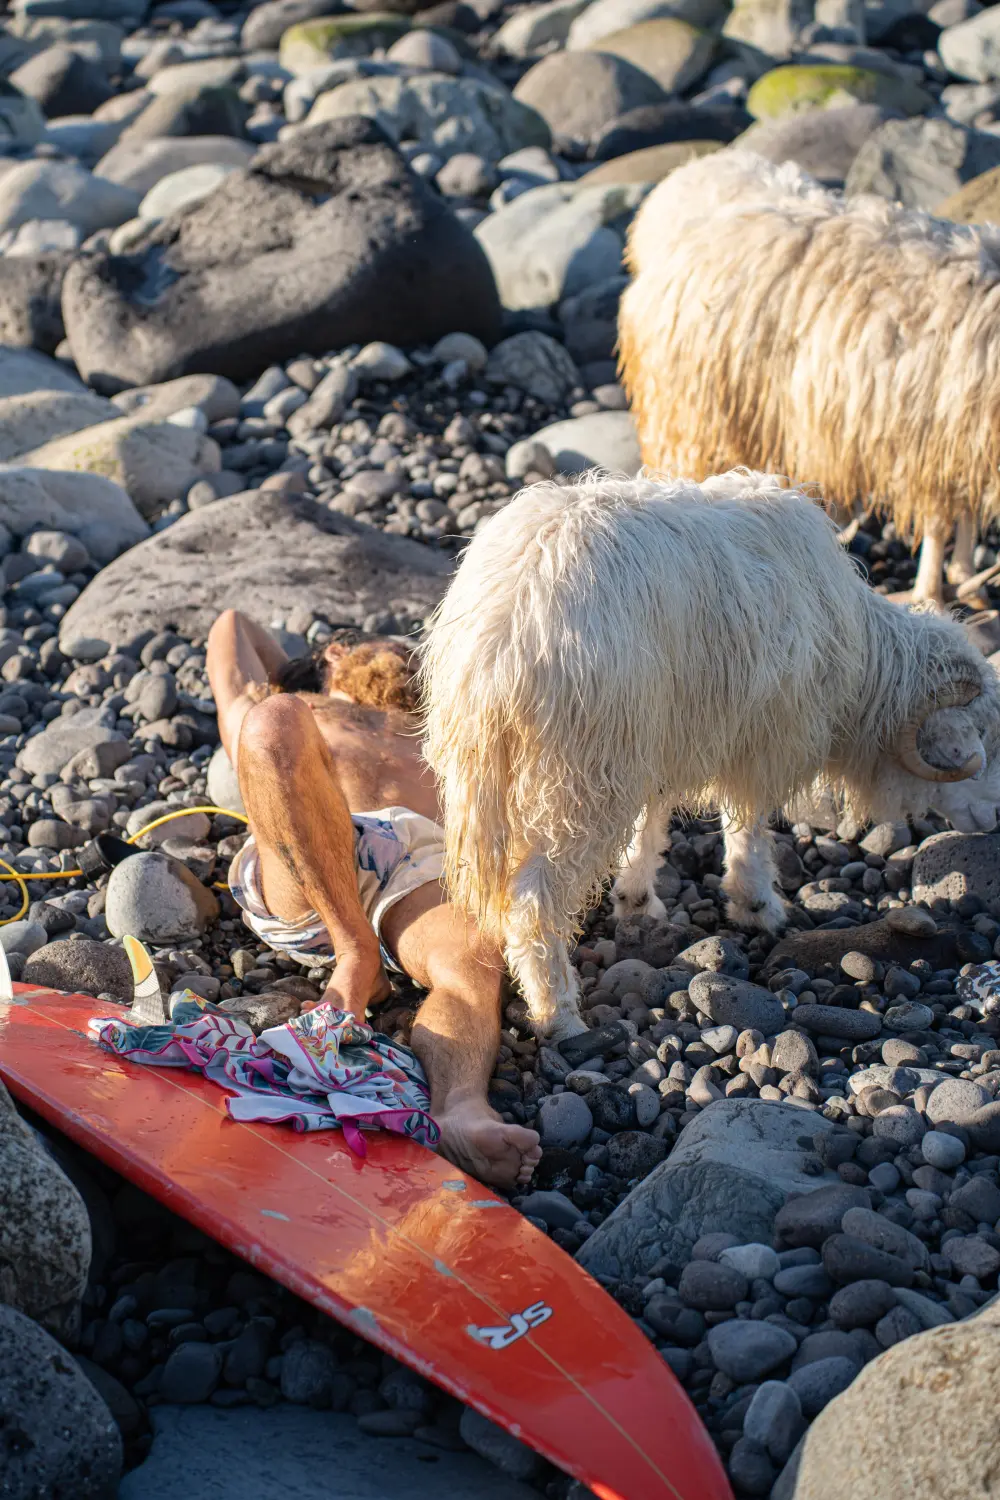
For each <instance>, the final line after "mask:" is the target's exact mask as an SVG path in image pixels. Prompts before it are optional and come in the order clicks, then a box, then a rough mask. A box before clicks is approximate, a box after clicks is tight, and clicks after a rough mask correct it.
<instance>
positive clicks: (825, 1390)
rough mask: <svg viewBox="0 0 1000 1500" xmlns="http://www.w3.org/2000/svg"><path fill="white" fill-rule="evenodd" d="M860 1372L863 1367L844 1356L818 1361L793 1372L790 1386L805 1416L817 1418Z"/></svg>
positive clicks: (789, 1379) (789, 1380)
mask: <svg viewBox="0 0 1000 1500" xmlns="http://www.w3.org/2000/svg"><path fill="white" fill-rule="evenodd" d="M859 1370H860V1364H858V1363H856V1362H855V1361H854V1360H851V1359H847V1358H845V1357H844V1356H843V1355H834V1356H833V1358H831V1359H817V1360H814V1361H813V1362H812V1364H808V1365H804V1366H803V1368H802V1369H800V1370H794V1371H793V1372H792V1374H791V1375H789V1377H788V1384H789V1386H790V1387H791V1389H792V1390H793V1391H794V1392H795V1394H796V1395H797V1396H798V1398H799V1402H800V1404H801V1406H802V1414H803V1416H805V1417H809V1418H812V1417H816V1416H818V1415H819V1413H820V1412H821V1411H822V1410H823V1408H824V1406H826V1405H827V1404H828V1403H829V1402H830V1401H832V1400H833V1398H834V1396H839V1395H840V1393H841V1391H846V1389H847V1387H848V1386H849V1385H850V1384H851V1381H852V1380H853V1379H854V1377H855V1376H856V1375H857V1374H858V1372H859Z"/></svg>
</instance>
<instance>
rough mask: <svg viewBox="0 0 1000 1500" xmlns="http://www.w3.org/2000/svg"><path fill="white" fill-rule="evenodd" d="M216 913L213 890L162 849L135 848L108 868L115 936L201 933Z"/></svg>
mask: <svg viewBox="0 0 1000 1500" xmlns="http://www.w3.org/2000/svg"><path fill="white" fill-rule="evenodd" d="M218 914H219V903H218V901H217V900H216V899H215V897H214V896H213V895H212V893H211V891H209V890H206V888H205V887H204V886H203V885H202V884H201V882H200V881H199V880H198V879H197V878H196V877H195V876H194V875H192V873H191V871H190V870H188V869H187V868H186V866H184V865H182V864H181V863H180V861H179V860H176V859H170V858H169V857H168V856H167V855H165V854H159V853H155V852H152V851H150V852H149V853H143V854H133V855H130V856H129V858H128V859H124V860H122V862H121V864H120V865H115V867H114V869H113V870H112V871H111V875H110V878H109V880H108V889H107V901H106V905H105V911H104V919H105V921H106V922H107V925H108V931H109V932H110V933H112V934H113V936H115V937H125V935H126V934H128V933H130V934H131V935H132V936H133V937H135V938H138V939H139V940H140V942H153V943H166V942H172V941H182V940H184V939H190V938H194V937H200V936H201V934H202V933H203V932H204V931H205V929H206V927H207V926H208V925H209V923H210V922H212V921H214V920H215V918H216V917H217V916H218ZM0 930H2V929H0Z"/></svg>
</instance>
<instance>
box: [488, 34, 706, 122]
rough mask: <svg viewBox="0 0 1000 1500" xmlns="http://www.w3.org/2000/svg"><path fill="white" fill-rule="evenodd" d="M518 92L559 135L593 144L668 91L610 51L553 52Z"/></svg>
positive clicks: (527, 75)
mask: <svg viewBox="0 0 1000 1500" xmlns="http://www.w3.org/2000/svg"><path fill="white" fill-rule="evenodd" d="M708 50H709V51H710V50H711V49H710V47H709V49H708ZM682 86H683V85H682ZM514 97H515V99H519V100H520V101H521V102H522V103H523V104H528V105H530V106H531V108H532V109H534V110H537V112H538V114H540V115H541V117H542V119H543V120H544V121H545V123H546V125H548V127H549V129H550V130H551V131H552V134H553V136H554V137H555V138H556V139H557V140H566V141H580V142H584V143H586V144H588V145H589V144H590V143H591V142H593V141H595V140H596V139H597V138H598V136H600V135H601V134H602V133H603V131H604V130H606V129H607V127H608V126H609V125H610V124H611V122H612V120H617V119H618V117H619V115H623V114H626V113H627V112H628V111H629V110H632V109H638V108H640V106H642V105H643V104H658V103H659V102H660V101H661V100H662V99H663V97H664V93H663V89H662V88H661V87H660V85H659V84H658V83H657V82H656V80H655V79H653V78H651V77H650V75H649V74H648V73H644V72H642V70H641V69H640V68H637V67H636V66H635V64H634V63H632V62H629V61H627V60H626V59H625V58H623V57H614V56H612V54H611V53H610V52H550V53H549V55H548V57H543V58H542V60H541V62H537V63H536V64H535V66H534V67H533V68H530V69H529V70H528V72H527V73H525V75H524V77H523V78H522V79H521V81H520V83H519V84H518V85H517V87H516V88H515V90H514Z"/></svg>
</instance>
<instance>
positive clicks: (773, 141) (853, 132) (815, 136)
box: [739, 104, 909, 852]
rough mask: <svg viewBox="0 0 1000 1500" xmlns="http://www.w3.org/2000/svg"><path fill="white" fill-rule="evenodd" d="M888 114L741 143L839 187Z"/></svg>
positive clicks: (801, 124)
mask: <svg viewBox="0 0 1000 1500" xmlns="http://www.w3.org/2000/svg"><path fill="white" fill-rule="evenodd" d="M887 118H888V116H887V115H886V112H885V110H883V109H880V108H879V107H878V105H876V104H855V105H850V106H848V107H847V108H845V109H809V110H803V111H802V112H801V113H796V114H791V115H785V116H783V117H781V118H780V119H777V120H759V121H758V122H757V123H756V124H750V128H749V129H748V130H747V131H746V132H745V133H744V134H743V135H741V136H740V140H739V143H740V145H741V146H742V147H745V148H746V150H747V151H754V152H756V154H757V155H758V156H763V157H764V159H765V161H772V162H775V163H781V162H783V161H793V162H795V164H796V165H797V166H799V167H801V168H802V170H803V171H804V172H808V173H809V175H810V177H815V178H817V179H818V180H819V181H820V182H822V183H824V184H825V185H826V186H828V187H840V186H842V184H843V182H844V179H845V178H846V176H847V174H848V172H849V171H850V170H851V167H852V165H853V163H854V160H855V157H856V156H857V154H858V152H859V151H860V150H861V148H862V146H863V145H864V144H865V142H866V141H867V140H868V138H869V137H870V136H871V135H873V134H874V132H875V131H876V130H877V129H878V128H879V126H880V125H882V124H884V122H885V120H886V119H887ZM748 124H749V122H748ZM890 826H891V825H890ZM906 842H907V843H909V839H907V840H906ZM866 847H867V846H866ZM900 847H902V845H900ZM879 852H881V851H879Z"/></svg>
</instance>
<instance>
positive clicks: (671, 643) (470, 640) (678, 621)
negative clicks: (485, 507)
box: [422, 472, 1000, 1020]
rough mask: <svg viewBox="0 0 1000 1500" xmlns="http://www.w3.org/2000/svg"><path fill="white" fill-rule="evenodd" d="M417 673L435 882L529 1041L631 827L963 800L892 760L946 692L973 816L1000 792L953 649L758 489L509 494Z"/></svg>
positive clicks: (470, 553)
mask: <svg viewBox="0 0 1000 1500" xmlns="http://www.w3.org/2000/svg"><path fill="white" fill-rule="evenodd" d="M422 673H423V681H424V693H425V702H426V705H427V706H426V711H425V726H424V727H425V732H426V741H425V755H426V758H427V760H428V762H429V763H430V765H431V766H432V768H433V769H434V771H435V772H436V774H437V777H438V780H439V785H440V787H441V791H442V796H443V804H444V826H445V839H446V866H445V876H446V881H447V883H448V886H449V889H450V892H451V893H452V895H453V897H454V899H456V900H457V901H458V902H459V903H460V904H462V905H463V906H464V907H465V908H466V909H467V910H469V911H470V912H471V913H472V914H473V915H474V916H475V917H476V918H477V920H478V922H479V923H480V925H481V927H482V928H483V929H484V930H485V931H486V932H488V933H489V934H490V935H491V936H494V937H496V938H498V939H499V940H501V941H502V942H503V943H504V944H505V946H506V948H507V951H508V955H509V957H510V959H511V962H512V967H513V968H514V971H515V973H516V974H517V977H518V978H519V979H520V980H521V982H522V986H523V987H524V989H525V993H526V995H528V996H529V1001H531V1002H533V1005H534V1008H533V1014H536V1015H537V1016H538V1017H540V1018H541V1019H543V1020H544V1019H545V1018H546V1013H547V1007H546V1004H545V1002H544V998H539V997H544V995H545V993H546V992H547V991H549V990H556V991H561V992H562V993H564V994H565V992H566V990H567V987H568V986H569V985H570V984H571V976H570V975H569V971H568V966H567V965H566V963H565V959H564V956H560V955H559V954H557V953H556V951H555V950H556V948H557V947H558V945H559V944H560V943H561V942H565V940H566V939H567V938H568V937H569V936H570V935H571V933H572V932H573V930H574V929H575V928H576V926H577V925H578V922H579V917H580V914H581V912H582V911H583V909H584V908H585V907H586V906H587V905H588V904H589V903H590V902H592V901H593V900H594V899H595V897H596V896H597V895H598V893H599V891H600V889H601V886H602V883H603V882H604V880H605V879H606V878H607V875H608V873H609V871H611V870H612V869H613V868H615V867H616V866H617V865H618V864H619V863H620V862H621V859H622V856H623V854H624V851H625V848H626V845H627V844H628V842H629V838H630V836H631V834H632V828H633V825H634V824H635V822H636V819H637V818H638V817H639V814H640V813H641V812H642V810H643V809H644V808H646V807H647V806H656V805H662V806H667V807H670V806H706V805H717V806H719V805H721V806H723V807H724V808H725V809H726V810H727V812H728V813H729V815H730V816H731V817H735V819H736V821H737V822H740V823H742V824H744V825H745V826H748V827H749V826H751V825H753V824H754V823H755V822H756V821H757V820H758V819H760V818H761V817H764V816H767V815H768V814H769V813H770V812H772V811H773V810H774V809H776V808H778V807H780V806H782V805H783V804H784V803H786V802H787V801H789V800H790V799H791V798H792V797H793V796H795V795H796V794H801V793H804V792H806V791H807V790H810V789H814V787H815V783H816V781H817V778H819V779H821V781H822V782H823V783H824V784H825V785H827V786H830V787H832V788H835V789H836V791H837V793H838V795H840V796H842V797H844V799H845V801H846V802H847V804H848V805H849V806H850V807H851V808H852V810H853V811H855V812H856V813H858V814H864V813H866V812H873V813H875V814H876V815H877V816H879V817H880V818H882V817H900V816H903V815H905V813H906V812H916V811H926V809H927V807H928V805H929V804H930V803H931V802H932V801H934V802H935V804H936V805H940V804H941V799H942V798H945V799H946V798H947V797H948V796H951V795H955V796H961V797H962V798H965V799H968V797H969V795H970V793H969V786H970V784H969V783H967V782H966V783H958V784H956V785H955V786H954V787H952V786H947V787H936V786H935V787H932V786H931V785H930V784H929V783H928V782H927V781H923V780H918V779H917V778H915V777H914V776H912V775H910V774H909V773H907V772H905V771H903V770H902V769H901V767H900V766H899V765H898V764H897V763H896V762H895V761H894V760H893V759H892V758H891V757H890V756H889V755H888V754H887V752H889V751H891V749H892V747H893V745H894V744H895V742H896V740H897V738H898V737H899V735H900V732H901V731H902V729H903V728H904V726H906V725H907V724H911V723H916V722H923V721H924V720H925V719H926V717H927V715H928V714H929V713H930V712H931V711H932V710H933V708H934V706H935V700H936V699H937V698H939V697H942V698H943V697H945V696H946V695H947V690H948V687H949V685H954V684H955V683H956V682H968V683H971V684H972V685H973V686H974V690H976V691H977V692H978V694H979V696H978V697H977V698H976V699H975V701H974V702H973V703H972V704H970V706H969V708H968V709H967V711H966V712H967V713H968V715H969V719H970V721H971V722H973V723H974V725H975V728H976V732H977V733H978V734H979V735H980V737H981V740H982V744H983V747H984V749H985V752H986V757H987V761H988V768H989V769H988V772H987V776H986V777H985V778H984V780H983V783H982V785H981V788H980V789H979V790H977V793H976V795H981V796H987V795H989V794H990V793H989V792H988V790H987V786H989V788H990V789H992V790H996V789H994V788H993V787H992V783H993V780H994V779H995V778H996V774H997V761H998V753H1000V700H998V696H997V686H996V682H995V679H994V676H993V673H992V671H991V670H990V668H989V667H988V666H987V665H986V663H985V662H984V660H983V658H982V656H981V655H980V654H979V653H978V652H977V651H976V650H975V649H974V648H973V647H972V646H971V645H970V644H969V641H968V639H967V637H966V635H965V632H964V631H963V630H962V628H961V627H960V626H959V625H957V624H955V623H954V622H953V621H950V620H947V619H944V618H941V617H939V616H936V615H931V614H916V613H910V612H908V611H906V610H904V609H902V608H901V607H900V606H898V605H896V604H893V603H891V602H890V601H889V600H887V599H885V598H883V597H882V596H881V595H878V594H875V593H873V592H872V591H871V590H870V589H868V588H867V586H866V585H865V583H864V581H863V579H862V578H861V576H860V574H859V573H858V571H857V570H856V568H855V566H854V564H853V563H852V562H851V560H850V558H849V557H848V556H847V554H846V553H845V552H844V551H843V549H842V548H841V547H840V546H839V544H838V542H837V538H836V532H835V530H834V527H833V525H832V523H831V521H830V520H829V518H828V517H827V516H826V515H825V514H824V513H823V511H822V510H821V509H820V508H819V507H818V506H816V505H814V504H813V503H812V502H811V501H810V499H809V498H808V496H807V495H805V494H804V493H803V492H802V491H800V490H794V489H787V488H784V487H783V483H782V481H781V480H780V479H777V478H774V477H772V476H767V475H760V474H750V473H746V472H735V473H731V474H726V475H721V476H719V477H717V478H715V479H712V480H709V481H707V482H706V483H704V484H703V485H696V484H694V483H693V482H688V481H676V482H673V483H656V482H653V481H646V480H638V481H627V480H619V479H613V478H609V477H607V476H595V477H593V478H591V479H588V480H587V481H584V482H582V483H580V484H578V485H576V486H574V487H565V488H562V487H559V486H557V485H555V484H536V485H534V486H532V487H531V488H529V489H526V490H523V491H522V492H521V494H520V495H519V496H518V497H517V498H516V499H515V500H514V501H513V502H512V503H511V504H510V505H509V506H508V507H507V508H506V509H505V510H504V511H503V513H502V515H501V516H499V517H498V518H497V519H496V520H495V521H492V522H491V523H490V524H489V525H487V526H486V527H484V528H483V530H482V531H481V532H479V533H477V535H476V536H475V538H474V539H473V541H472V543H471V545H470V546H469V548H468V549H467V551H466V553H465V555H464V557H463V560H462V562H461V565H460V567H459V569H458V572H457V575H456V577H455V579H454V581H453V583H452V585H451V587H450V588H449V590H448V593H447V594H446V595H445V598H444V600H443V602H442V603H441V605H440V606H439V608H438V610H437V613H436V615H435V617H434V620H433V622H432V625H431V629H430V631H429V633H428V637H427V640H426V642H425V645H424V647H423V664H422ZM997 795H998V796H1000V791H998V792H997Z"/></svg>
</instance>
